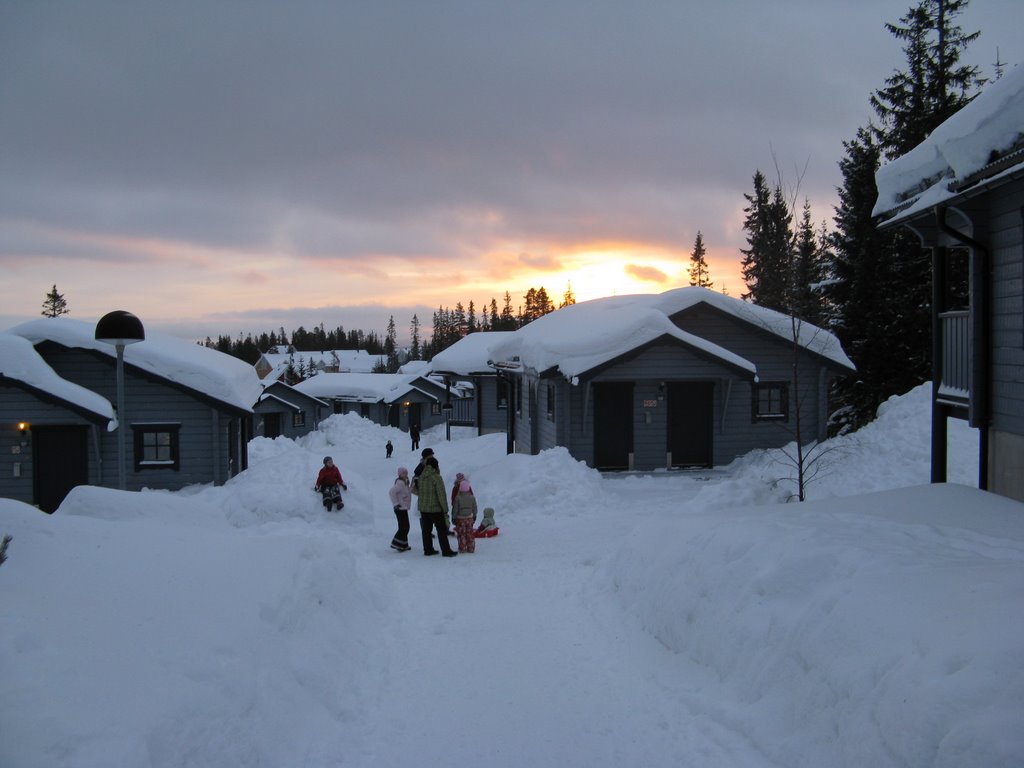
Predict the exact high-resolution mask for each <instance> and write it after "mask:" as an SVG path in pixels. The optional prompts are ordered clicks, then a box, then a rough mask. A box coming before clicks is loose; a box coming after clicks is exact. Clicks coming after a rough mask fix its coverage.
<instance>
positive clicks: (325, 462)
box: [324, 456, 334, 466]
mask: <svg viewBox="0 0 1024 768" xmlns="http://www.w3.org/2000/svg"><path fill="white" fill-rule="evenodd" d="M328 461H334V459H332V458H331V457H330V456H324V466H327V462H328Z"/></svg>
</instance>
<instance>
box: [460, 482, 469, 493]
mask: <svg viewBox="0 0 1024 768" xmlns="http://www.w3.org/2000/svg"><path fill="white" fill-rule="evenodd" d="M459 493H469V481H468V480H463V481H462V482H461V483H459Z"/></svg>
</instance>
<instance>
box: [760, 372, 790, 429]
mask: <svg viewBox="0 0 1024 768" xmlns="http://www.w3.org/2000/svg"><path fill="white" fill-rule="evenodd" d="M788 420H789V384H787V383H786V382H780V381H769V382H764V383H763V384H755V385H754V402H753V413H752V418H751V421H788Z"/></svg>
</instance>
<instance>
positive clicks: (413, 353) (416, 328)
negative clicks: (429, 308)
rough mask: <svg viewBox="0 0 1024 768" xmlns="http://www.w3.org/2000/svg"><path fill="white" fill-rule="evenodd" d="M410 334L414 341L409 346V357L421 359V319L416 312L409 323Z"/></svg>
mask: <svg viewBox="0 0 1024 768" xmlns="http://www.w3.org/2000/svg"><path fill="white" fill-rule="evenodd" d="M409 336H410V337H411V339H412V343H411V345H410V347H409V359H410V360H419V359H420V353H421V350H420V319H419V318H418V317H416V315H415V314H414V315H413V316H412V322H411V323H410V324H409Z"/></svg>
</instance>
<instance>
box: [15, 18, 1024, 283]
mask: <svg viewBox="0 0 1024 768" xmlns="http://www.w3.org/2000/svg"><path fill="white" fill-rule="evenodd" d="M905 10H906V7H905V3H895V2H891V1H890V0H869V1H868V2H863V3H854V4H845V5H843V6H841V7H839V6H834V5H832V4H828V3H820V2H812V1H811V0H781V1H780V2H777V3H763V2H753V1H752V0H743V1H742V2H739V1H738V2H730V3H718V4H709V3H680V2H670V1H669V0H664V1H656V0H640V1H639V2H635V3H621V2H612V1H611V0H587V2H582V1H576V0H522V1H521V2H516V3H505V2H488V1H486V0H484V1H479V0H462V1H459V2H453V1H451V0H437V1H436V2H430V3H420V2H413V1H412V0H409V1H407V2H377V3H321V2H314V1H312V0H308V1H307V0H298V1H297V2H292V3H280V2H264V1H260V0H253V1H251V2H246V3H237V2H230V1H228V2H218V3H209V2H205V0H204V1H203V2H199V1H198V0H186V1H185V2H175V3H163V2H148V1H146V0H139V1H138V2H113V1H110V2H105V1H104V0H98V1H97V2H90V3H81V2H73V1H71V0H68V1H67V2H41V3H28V2H25V3H21V2H14V3H6V4H4V6H3V8H2V9H0V103H3V104H4V108H3V110H0V139H2V144H3V153H2V155H0V212H2V213H0V231H3V230H7V231H8V232H10V231H11V229H10V225H11V224H12V223H17V224H18V231H17V234H13V235H12V234H7V235H6V236H4V237H2V239H0V260H10V259H13V258H16V257H19V256H24V255H26V254H28V255H31V254H38V253H49V254H50V255H55V256H62V255H63V256H66V257H70V258H88V257H91V256H90V255H91V254H92V255H95V256H96V257H97V258H104V256H103V255H102V254H99V253H95V254H93V249H98V250H103V248H102V246H91V245H86V244H83V243H82V242H81V241H75V242H71V243H68V242H64V243H63V244H62V238H61V237H60V236H55V235H54V234H53V233H61V232H79V233H88V234H90V235H92V236H95V237H98V238H100V239H101V240H102V238H103V237H107V236H109V237H119V238H133V237H138V238H153V239H163V240H167V241H170V242H177V243H183V244H190V245H195V246H200V247H205V248H211V249H224V250H225V251H226V252H229V253H230V252H233V253H245V252H251V253H259V252H269V251H284V252H287V253H290V254H293V255H294V257H295V258H297V259H300V260H301V259H310V260H321V259H336V260H351V262H352V263H360V262H365V261H366V260H367V259H368V258H374V257H378V256H382V255H393V256H395V257H398V258H400V259H405V260H408V261H412V262H418V261H421V260H423V261H425V260H431V261H437V260H445V259H453V260H465V259H466V258H468V257H471V256H473V255H474V254H479V253H481V252H482V251H484V250H486V249H487V248H490V247H494V246H495V245H496V244H501V243H506V244H507V243H511V244H516V243H518V244H521V246H520V247H522V248H524V249H528V251H529V253H530V254H531V256H530V258H531V259H533V258H541V257H539V256H538V255H537V254H540V253H543V252H544V248H545V247H546V246H551V247H554V246H558V245H563V244H568V243H576V242H588V241H592V242H596V241H601V240H608V241H644V242H649V243H654V244H659V245H662V246H663V247H675V248H679V249H680V250H685V251H688V250H689V248H690V246H691V245H692V241H693V237H694V235H695V233H696V230H697V229H701V230H702V231H703V232H704V234H705V238H706V240H707V242H708V244H709V247H716V246H717V247H722V246H724V245H726V244H730V245H732V246H733V247H735V245H736V244H738V243H740V242H741V240H742V234H741V232H739V231H738V230H737V228H736V216H735V212H736V211H737V210H738V209H741V208H742V206H743V198H742V195H743V194H744V193H745V192H747V191H749V189H750V187H751V177H752V175H753V173H754V171H755V170H756V169H758V168H760V169H761V170H762V171H764V172H765V173H766V175H768V176H769V178H773V177H774V175H775V168H774V164H775V163H776V162H777V163H778V164H779V167H780V168H781V169H782V171H783V173H784V176H785V177H786V178H785V181H786V183H788V184H790V185H792V184H795V183H796V181H797V178H798V177H799V174H800V173H801V172H802V171H801V170H798V169H803V168H804V167H806V173H805V174H804V175H803V178H802V179H801V180H800V182H801V184H800V186H801V189H800V197H801V198H803V197H809V198H810V199H811V201H812V203H813V204H815V205H816V216H817V218H822V217H824V216H826V215H828V214H829V210H828V207H829V205H831V203H832V201H833V199H834V187H835V186H836V185H838V184H839V183H840V181H841V179H840V177H839V173H838V169H837V167H836V163H837V161H838V160H839V159H840V157H841V156H842V141H843V140H844V139H846V138H850V137H852V136H853V134H854V133H855V131H856V129H857V127H859V126H861V125H864V124H865V123H866V122H867V120H868V119H869V117H870V114H869V111H868V106H867V104H868V102H867V100H868V95H869V94H870V92H871V90H872V89H874V88H877V87H880V86H881V85H882V84H883V81H884V78H885V77H886V76H887V75H888V74H889V73H890V72H891V71H892V70H893V68H895V67H897V66H900V65H901V64H902V55H901V53H900V50H899V44H898V42H897V41H895V40H893V39H892V37H891V36H890V35H888V33H886V32H885V30H884V28H883V24H884V22H885V21H895V20H896V19H897V18H898V17H899V15H900V14H902V13H903V12H904V11H905ZM1013 19H1015V21H1016V22H1017V25H1016V26H1015V25H1014V24H1011V23H1009V22H1010V20H1013ZM962 21H963V24H964V26H965V27H967V28H977V27H979V26H980V27H982V28H983V31H984V35H983V38H982V41H981V42H979V43H978V44H976V50H977V51H978V56H979V57H980V60H983V61H985V62H990V61H993V60H994V56H995V46H996V45H997V44H998V45H999V46H1000V55H1001V56H1002V57H1003V59H1004V60H1007V59H1008V60H1010V61H1015V60H1016V59H1017V58H1020V57H1021V55H1022V51H1021V49H1020V47H1019V46H1020V40H1019V35H1016V34H1015V33H1014V30H1016V28H1017V26H1019V11H1018V10H1016V6H1015V3H1012V2H1008V1H1006V2H994V1H993V2H988V3H984V4H982V3H977V4H975V6H974V7H972V8H971V9H969V13H968V14H967V15H966V16H965V17H964V18H963V20H962ZM1011 35H1012V36H1011ZM986 41H987V42H986ZM1014 46H1017V48H1016V49H1015V48H1014ZM33 233H50V234H44V235H40V236H39V237H36V236H35V235H33ZM106 258H116V256H114V257H112V256H110V255H109V254H107V256H106ZM140 258H144V256H141V255H140ZM527 261H528V260H527Z"/></svg>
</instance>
